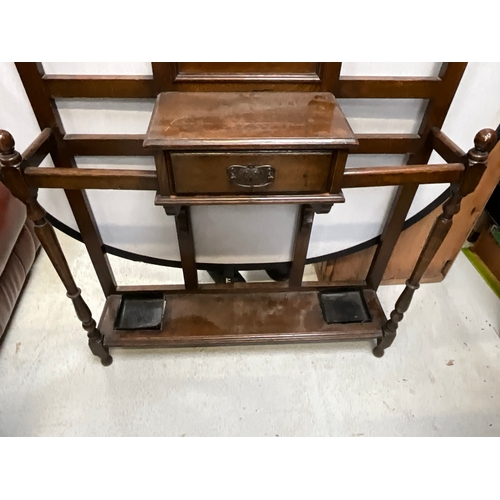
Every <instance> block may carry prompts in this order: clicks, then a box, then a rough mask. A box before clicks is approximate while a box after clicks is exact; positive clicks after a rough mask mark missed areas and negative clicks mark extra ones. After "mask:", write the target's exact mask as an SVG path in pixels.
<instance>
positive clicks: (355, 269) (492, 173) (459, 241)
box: [315, 144, 500, 285]
mask: <svg viewBox="0 0 500 500" xmlns="http://www.w3.org/2000/svg"><path fill="white" fill-rule="evenodd" d="M499 182H500V145H499V144H497V145H496V146H495V148H494V149H493V151H492V152H491V154H490V156H489V159H488V166H487V168H486V171H485V173H484V174H483V176H482V178H481V180H480V182H479V184H478V186H477V188H476V189H475V190H474V192H473V193H472V194H470V195H469V196H467V198H465V200H464V201H463V203H462V208H461V210H460V212H459V213H458V214H457V215H456V216H455V218H454V219H453V226H452V228H451V229H450V233H449V234H448V236H447V238H446V240H445V241H444V243H443V244H442V245H441V247H440V248H439V250H438V252H437V253H436V255H435V256H434V258H433V259H432V261H431V263H430V264H429V267H428V268H427V270H426V272H425V274H424V276H423V278H422V282H423V283H436V282H439V281H442V280H443V279H444V278H445V276H446V274H447V273H448V271H449V270H450V268H451V266H452V264H453V262H454V261H455V259H456V258H457V256H458V254H459V252H460V250H461V248H462V246H463V244H464V242H465V241H466V239H467V236H468V235H469V233H470V232H471V230H472V229H473V228H474V226H475V224H476V222H477V220H478V219H479V217H480V215H481V213H482V212H483V210H484V208H485V206H486V203H487V202H488V200H489V198H490V196H491V194H492V193H493V190H494V189H495V186H496V185H498V183H499ZM441 210H442V205H441V206H439V207H437V208H435V209H434V210H433V211H432V212H431V213H429V214H428V215H426V216H425V217H424V218H423V219H421V220H420V221H418V222H417V223H416V224H413V225H411V226H410V227H408V228H407V229H405V230H404V231H403V232H402V233H401V235H400V236H399V239H398V241H397V243H396V246H395V247H394V251H393V253H392V256H391V258H390V259H389V262H388V264H387V267H386V269H385V272H384V275H383V278H382V284H387V285H389V284H401V283H404V282H405V281H406V280H407V279H408V277H409V276H410V274H411V271H412V269H413V268H414V267H415V264H416V262H417V259H418V255H419V253H420V251H421V249H422V247H423V246H424V243H425V240H426V238H427V235H428V234H429V231H430V229H431V227H432V225H433V224H434V221H435V220H436V217H437V216H438V215H439V214H440V213H441ZM376 247H377V245H372V246H370V247H368V248H365V249H363V250H359V251H357V252H353V253H351V254H349V255H345V256H342V257H338V258H336V259H329V260H325V261H323V262H320V263H318V264H315V267H316V272H317V274H318V278H319V280H320V281H324V282H327V283H332V284H335V283H352V284H353V285H354V284H362V283H363V282H364V279H365V277H366V274H367V272H368V269H369V268H370V264H371V261H372V259H373V256H374V254H375V250H376Z"/></svg>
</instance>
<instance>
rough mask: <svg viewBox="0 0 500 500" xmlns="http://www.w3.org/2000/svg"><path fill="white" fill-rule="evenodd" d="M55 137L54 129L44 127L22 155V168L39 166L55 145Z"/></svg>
mask: <svg viewBox="0 0 500 500" xmlns="http://www.w3.org/2000/svg"><path fill="white" fill-rule="evenodd" d="M53 139H54V136H53V134H52V129H50V128H45V129H43V130H42V131H41V132H40V134H38V136H37V137H36V139H35V140H34V141H33V142H32V143H31V144H30V145H29V146H28V147H27V148H26V149H25V151H24V152H23V154H22V155H21V156H22V157H23V163H22V168H26V167H28V166H30V167H38V166H39V165H40V163H42V161H43V160H44V159H45V158H46V156H47V155H48V154H49V153H50V151H51V149H52V147H53V146H54V144H53V142H52V141H53Z"/></svg>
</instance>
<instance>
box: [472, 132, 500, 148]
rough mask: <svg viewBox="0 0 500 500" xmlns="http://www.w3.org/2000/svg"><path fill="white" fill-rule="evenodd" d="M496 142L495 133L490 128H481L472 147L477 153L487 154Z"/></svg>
mask: <svg viewBox="0 0 500 500" xmlns="http://www.w3.org/2000/svg"><path fill="white" fill-rule="evenodd" d="M497 142H498V137H497V133H496V132H495V131H494V130H493V129H491V128H483V130H480V131H479V132H478V133H477V134H476V137H474V146H475V147H476V149H479V151H485V152H486V153H489V152H490V151H491V150H492V149H493V148H494V147H495V144H496V143H497Z"/></svg>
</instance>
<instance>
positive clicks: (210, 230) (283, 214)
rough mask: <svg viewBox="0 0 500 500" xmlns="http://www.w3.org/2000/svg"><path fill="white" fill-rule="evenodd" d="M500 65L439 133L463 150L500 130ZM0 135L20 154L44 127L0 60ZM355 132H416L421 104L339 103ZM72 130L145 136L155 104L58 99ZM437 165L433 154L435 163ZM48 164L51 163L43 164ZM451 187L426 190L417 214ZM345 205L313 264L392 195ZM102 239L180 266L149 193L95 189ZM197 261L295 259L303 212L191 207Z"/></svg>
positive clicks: (462, 91) (360, 71)
mask: <svg viewBox="0 0 500 500" xmlns="http://www.w3.org/2000/svg"><path fill="white" fill-rule="evenodd" d="M44 66H45V69H46V71H47V72H48V73H74V74H150V73H151V66H150V64H149V63H46V64H44ZM439 66H440V65H439V63H344V64H343V70H342V74H344V75H360V76H368V75H374V76H377V75H379V76H416V75H421V76H431V75H432V76H435V75H436V74H437V72H438V70H439ZM499 88H500V63H470V64H469V66H468V68H467V70H466V72H465V75H464V77H463V79H462V82H461V84H460V87H459V89H458V92H457V95H456V97H455V100H454V102H453V104H452V106H451V109H450V112H449V114H448V117H447V119H446V122H445V124H444V126H443V130H444V132H446V133H447V134H448V135H449V136H450V137H451V138H452V139H453V140H454V141H455V142H456V143H457V144H458V145H459V146H461V147H462V148H463V149H464V150H468V149H469V148H470V147H472V139H473V137H474V135H475V134H476V132H477V131H478V130H480V129H481V128H484V127H491V128H496V127H497V126H498V124H499V123H500V97H499V95H498V89H499ZM0 103H1V105H0V128H4V129H7V130H9V131H10V132H11V133H12V134H13V135H14V137H15V139H16V142H17V146H18V149H19V150H20V151H22V150H23V149H24V148H25V147H26V146H27V145H28V144H29V143H30V142H31V141H32V140H33V139H34V137H35V136H36V135H37V133H38V132H39V127H38V125H37V123H36V120H35V117H34V115H33V112H32V110H31V107H30V104H29V101H28V99H27V96H26V94H25V92H24V89H23V86H22V84H21V81H20V79H19V76H18V74H17V72H16V69H15V66H14V64H13V63H0ZM340 104H341V106H342V108H343V110H344V112H345V114H346V116H347V118H348V120H349V122H350V124H351V126H352V128H353V130H354V131H355V132H358V133H365V132H366V133H368V132H381V133H384V132H387V133H389V132H401V133H412V132H417V129H418V124H419V121H420V118H421V116H422V114H423V112H424V109H425V102H424V101H418V100H409V99H386V100H368V99H360V100H340ZM57 105H58V108H59V110H60V113H61V117H62V120H63V123H64V126H65V128H66V132H68V133H145V131H146V128H147V124H148V122H149V117H150V113H151V110H152V107H153V101H152V100H148V99H142V100H100V99H99V100H96V99H92V100H85V99H80V100H64V99H61V100H58V101H57ZM402 161H404V157H403V156H400V155H354V156H351V157H350V159H349V161H348V168H349V167H352V166H372V165H373V166H377V165H398V164H401V163H402ZM432 162H434V163H439V162H441V160H440V159H439V157H437V155H435V156H434V157H433V158H432V159H431V163H432ZM77 163H78V165H79V166H80V167H83V168H85V167H87V168H101V167H102V168H132V169H134V168H141V169H144V168H147V169H154V163H153V160H152V158H138V157H137V158H135V157H132V158H131V157H120V158H106V157H100V158H99V157H93V158H80V159H77ZM44 165H45V166H48V167H49V166H51V164H50V160H48V161H46V162H45V163H44ZM445 187H446V186H443V185H433V186H422V187H421V188H420V189H419V191H418V193H417V197H416V199H415V201H414V203H413V205H412V208H411V211H410V214H409V216H412V215H414V214H415V213H417V212H418V211H420V210H421V209H422V208H424V207H425V206H426V205H428V204H429V203H430V202H432V201H433V200H434V199H435V198H436V197H437V196H438V195H439V194H441V193H442V192H443V191H444V189H445ZM344 193H345V197H346V203H345V204H343V205H337V206H335V207H334V208H333V209H332V211H331V212H330V214H327V215H318V216H316V218H315V221H314V227H313V232H312V237H311V245H310V248H309V254H308V256H309V257H316V256H320V255H324V254H329V253H332V252H335V251H338V250H342V249H345V248H348V247H351V246H353V245H356V244H359V243H362V242H363V241H366V240H368V239H371V238H372V237H374V236H377V235H378V234H380V231H381V229H382V227H383V222H384V219H385V217H386V215H387V212H388V209H389V207H390V203H391V200H392V198H393V196H394V193H395V188H392V187H383V188H370V189H349V190H345V192H344ZM88 194H89V199H90V201H91V204H92V208H93V210H94V213H95V215H96V219H97V221H98V225H99V228H100V231H101V234H102V236H103V239H104V242H105V243H107V244H108V245H112V246H115V247H117V248H120V249H123V250H128V251H132V252H137V253H140V254H143V255H148V256H151V257H158V258H164V259H171V260H178V258H179V253H178V248H177V241H176V233H175V225H174V221H173V218H171V217H166V216H165V214H164V212H163V210H162V209H161V208H158V207H155V206H154V204H153V199H154V193H152V192H131V191H127V192H119V191H113V192H110V191H89V192H88ZM40 201H41V202H42V204H43V205H44V206H45V207H46V208H47V209H48V211H49V212H50V213H52V215H54V216H55V217H57V218H59V219H60V220H61V221H62V222H64V223H66V224H68V225H69V226H71V227H73V228H74V229H76V224H75V222H74V219H73V216H72V214H71V212H70V210H69V206H68V203H67V201H66V199H65V196H64V193H63V192H62V191H60V190H41V193H40ZM192 214H193V227H194V233H195V245H196V253H197V260H198V261H199V262H205V263H209V262H210V263H213V262H225V263H227V262H234V263H250V262H278V261H287V260H290V257H291V249H292V242H293V233H294V227H295V224H296V218H297V208H296V207H293V206H276V207H271V206H258V207H227V206H226V207H224V206H219V207H195V208H193V210H192Z"/></svg>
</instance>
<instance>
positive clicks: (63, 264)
mask: <svg viewBox="0 0 500 500" xmlns="http://www.w3.org/2000/svg"><path fill="white" fill-rule="evenodd" d="M21 162H22V157H21V155H20V154H19V153H18V152H17V151H16V150H15V143H14V139H13V137H12V135H11V134H10V133H9V132H7V131H5V130H0V172H1V177H0V178H1V179H2V181H3V183H4V184H5V186H6V187H7V188H8V189H9V190H10V192H11V193H12V194H13V196H15V197H16V198H18V199H19V200H21V201H22V202H23V203H24V204H25V205H26V208H27V214H28V217H29V218H30V219H31V220H32V221H33V222H34V225H35V233H36V235H37V236H38V239H39V240H40V243H41V245H42V247H43V248H44V250H45V252H46V253H47V256H48V257H49V259H50V261H51V262H52V265H53V266H54V268H55V270H56V272H57V274H58V275H59V277H60V278H61V281H62V282H63V284H64V286H65V288H66V291H67V296H68V297H69V298H70V299H71V300H72V302H73V306H74V308H75V311H76V315H77V316H78V319H79V320H80V321H81V322H82V326H83V328H84V329H85V331H86V332H87V336H88V339H89V347H90V350H91V351H92V353H93V354H95V355H96V356H98V357H99V358H100V359H101V363H102V364H103V365H104V366H109V365H110V364H111V363H112V362H113V358H112V357H111V356H110V354H109V351H108V348H107V347H105V346H104V345H103V336H102V334H101V332H100V331H99V330H98V328H97V325H96V322H95V320H94V319H93V318H92V313H91V312H90V309H89V307H88V305H87V304H86V302H85V301H84V300H83V298H82V296H81V291H80V289H79V288H78V287H77V286H76V283H75V280H74V279H73V276H72V274H71V271H70V269H69V266H68V263H67V261H66V257H65V256H64V253H63V251H62V249H61V245H60V244H59V240H58V239H57V236H56V233H55V231H54V228H53V227H52V225H51V224H50V223H49V222H48V221H47V219H46V218H45V210H44V209H43V208H42V206H41V205H40V204H39V203H38V201H37V200H36V199H35V198H34V197H33V196H32V194H31V192H30V189H29V187H28V185H27V183H26V181H25V179H24V176H23V173H22V171H21V168H20V165H21Z"/></svg>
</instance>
